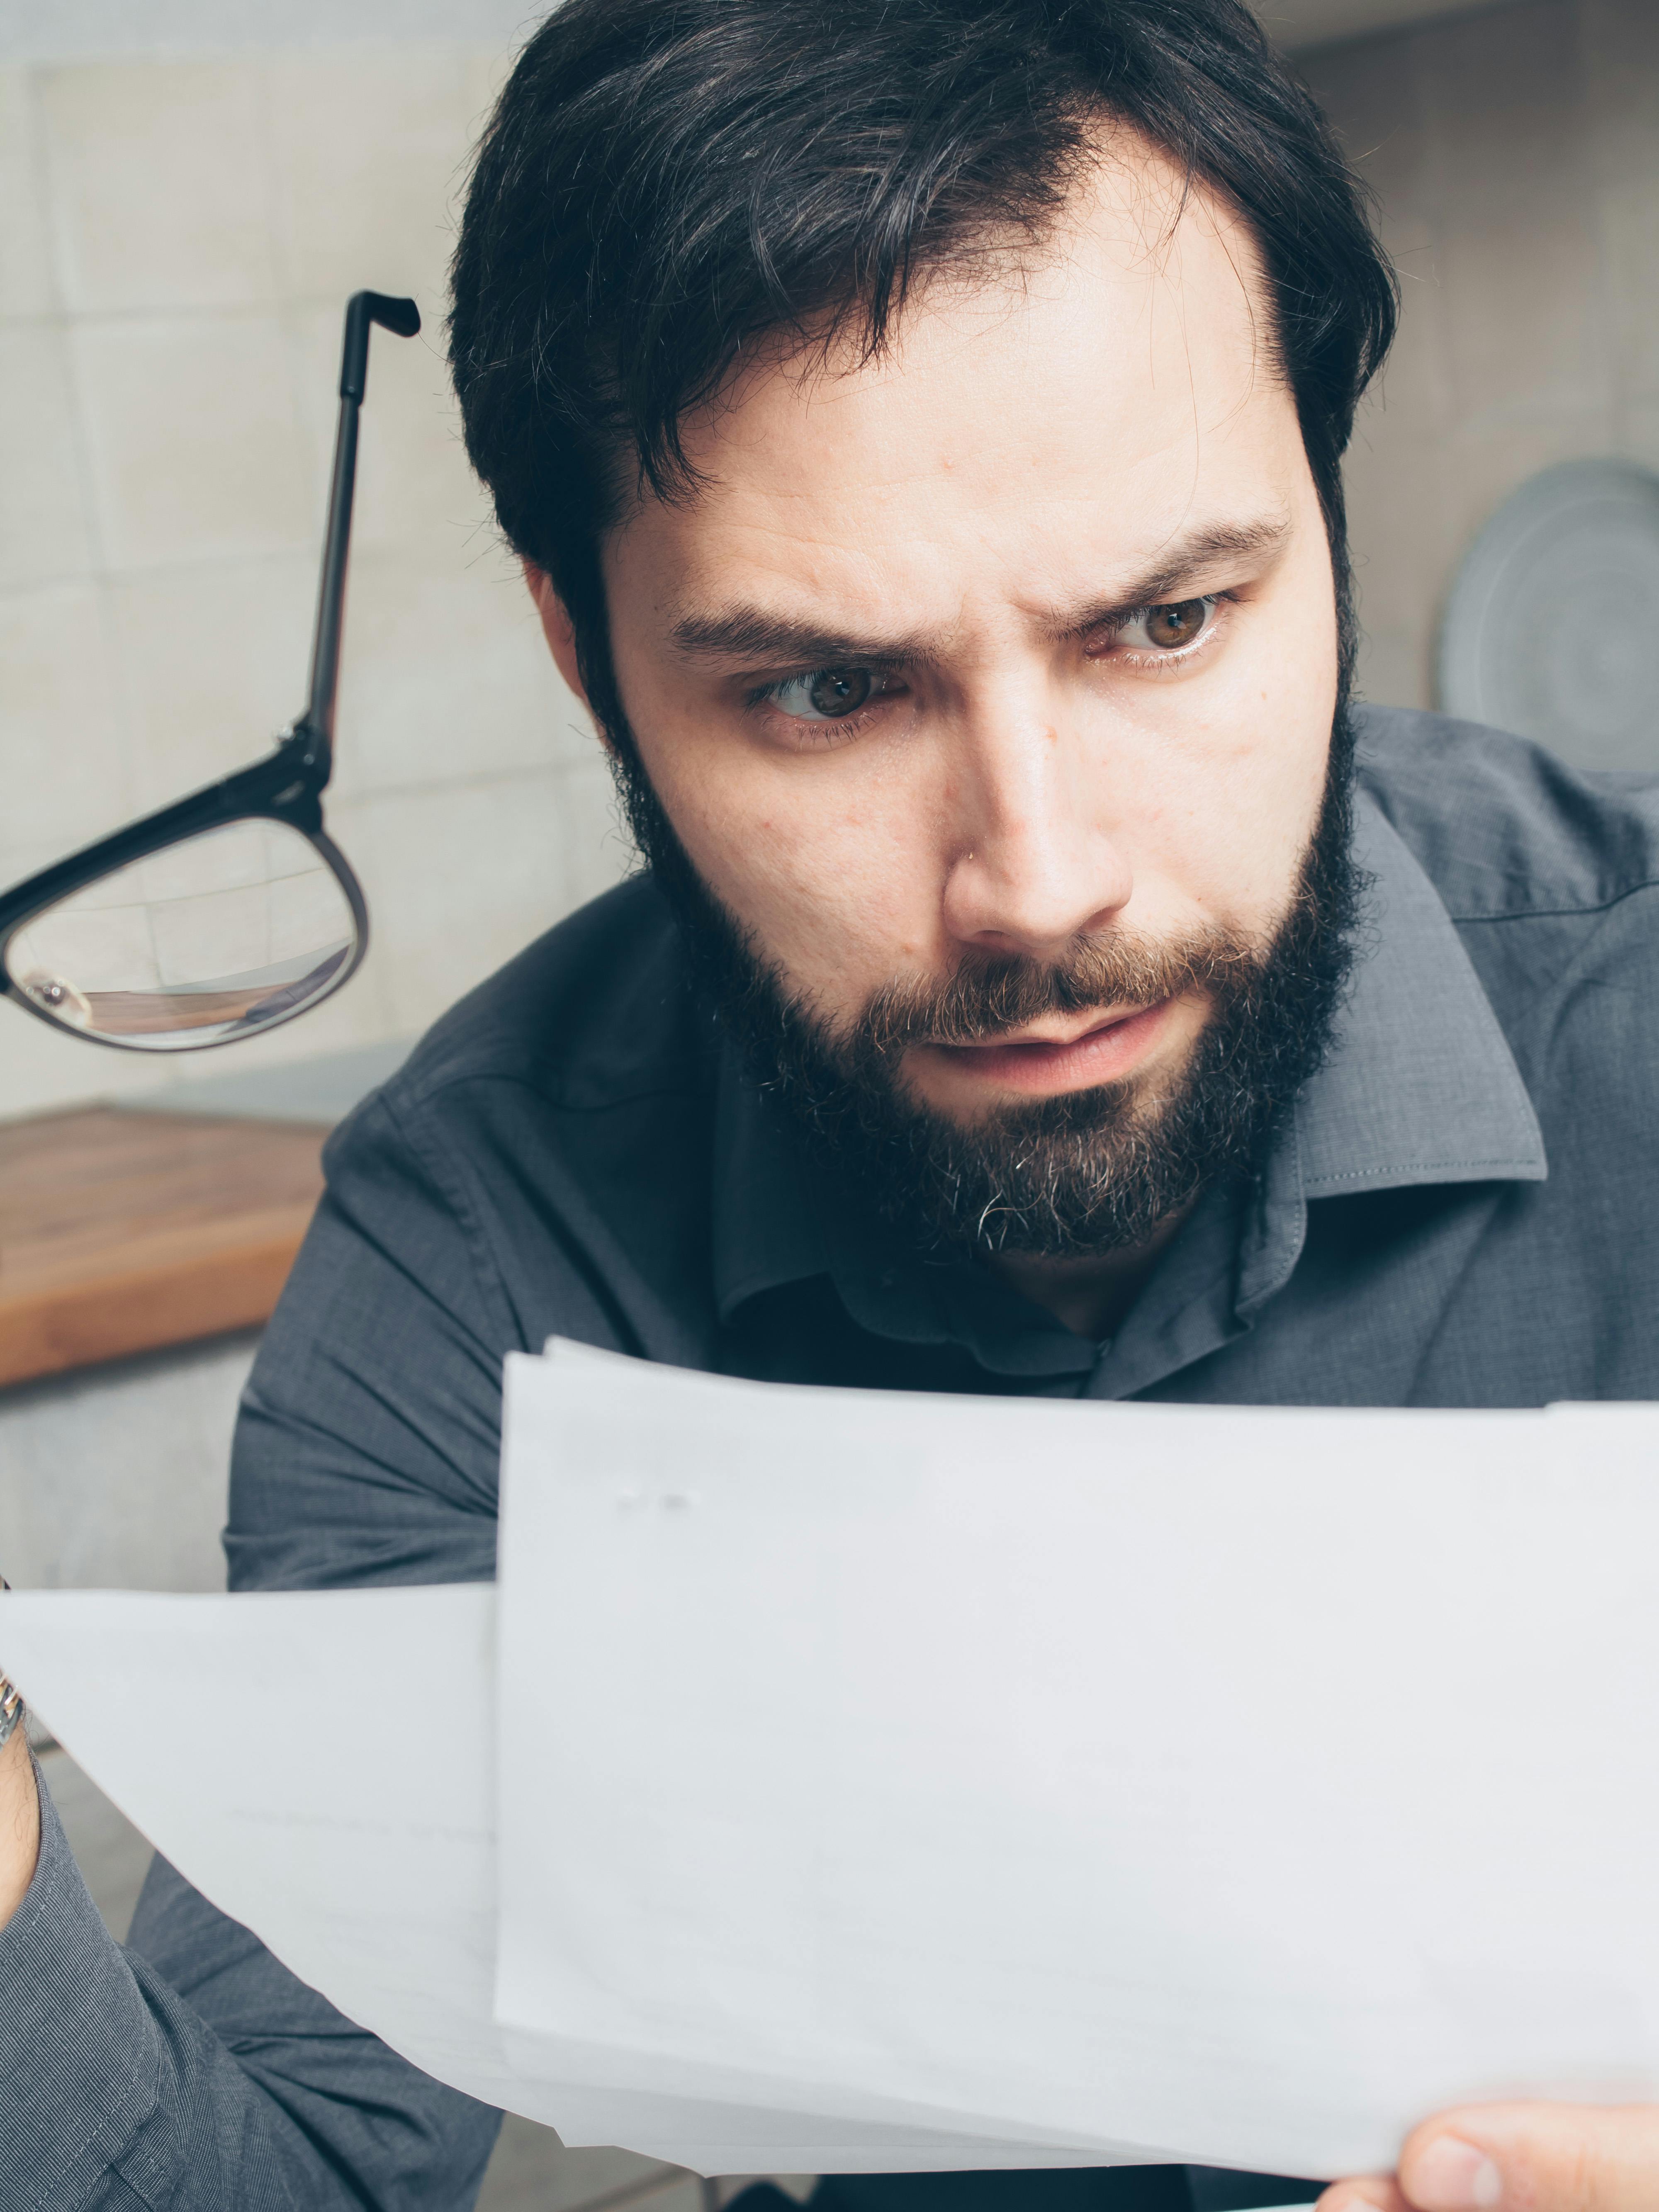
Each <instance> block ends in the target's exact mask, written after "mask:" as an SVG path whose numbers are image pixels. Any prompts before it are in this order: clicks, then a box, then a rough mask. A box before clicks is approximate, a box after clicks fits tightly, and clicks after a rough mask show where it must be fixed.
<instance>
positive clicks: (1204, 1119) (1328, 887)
mask: <svg viewBox="0 0 1659 2212" xmlns="http://www.w3.org/2000/svg"><path fill="white" fill-rule="evenodd" d="M609 735H610V737H611V761H612V765H613V769H614V772H615V775H616V778H617V788H618V792H619V795H620V797H621V799H622V802H623V807H624V808H625V810H626V812H627V815H628V819H629V828H630V829H631V830H632V832H633V836H634V840H635V844H636V845H637V847H638V848H639V850H640V852H641V855H642V856H643V858H644V859H645V860H646V861H647V864H648V865H649V866H650V868H651V870H652V872H653V877H654V878H655V880H656V882H657V884H658V886H659V889H660V890H662V892H663V894H664V896H665V898H666V899H667V901H668V903H669V906H670V908H671V911H672V913H673V915H674V918H675V921H676V922H677V923H678V927H679V930H680V933H681V935H682V937H683V938H684V943H685V946H686V950H687V953H688V956H689V957H690V965H691V969H692V974H693V978H694V981H695V982H696V984H697V985H698V987H700V989H701V991H702V994H703V995H704V996H705V997H706V998H707V999H708V1000H710V1001H711V1002H712V1004H713V1006H714V1009H715V1011H716V1012H717V1013H718V1014H719V1016H720V1019H721V1020H722V1022H723V1023H724V1024H725V1026H726V1030H728V1032H729V1033H730V1034H731V1036H732V1037H733V1038H734V1039H735V1041H736V1042H737V1043H738V1047H739V1048H740V1049H741V1050H742V1053H743V1054H744V1059H745V1060H746V1061H747V1063H748V1066H749V1067H750V1072H751V1073H752V1074H753V1076H754V1077H755V1079H756V1080H757V1082H758V1083H759V1085H761V1087H762V1089H763V1091H767V1092H769V1094H771V1095H772V1096H773V1097H775V1098H776V1099H778V1100H779V1101H780V1103H781V1104H782V1105H783V1106H784V1107H785V1108H786V1109H787V1110H788V1111H789V1113H790V1114H791V1115H792V1116H793V1119H794V1120H795V1121H796V1122H797V1124H798V1125H799V1127H800V1129H801V1130H802V1131H803V1133H805V1138H806V1139H807V1142H808V1144H809V1146H810V1147H811V1150H812V1151H813V1152H815V1153H817V1155H818V1156H819V1157H820V1158H821V1160H822V1161H823V1164H824V1165H825V1167H826V1168H827V1169H828V1170H829V1173H830V1174H831V1175H832V1176H834V1177H836V1178H837V1179H838V1180H841V1181H843V1182H852V1183H854V1185H856V1186H858V1187H859V1188H860V1189H861V1190H862V1192H863V1194H864V1195H865V1197H866V1200H868V1201H869V1202H870V1203H872V1205H873V1206H874V1208H875V1210H876V1211H877V1212H878V1213H879V1214H880V1215H881V1216H882V1217H883V1218H884V1219H885V1220H886V1221H887V1222H888V1223H890V1225H892V1227H893V1228H895V1229H896V1231H897V1232H898V1233H899V1235H900V1236H901V1237H902V1238H903V1239H905V1241H907V1242H908V1243H911V1244H913V1245H915V1247H917V1248H919V1249H924V1250H927V1249H932V1250H934V1251H939V1250H940V1249H951V1248H954V1249H958V1250H960V1249H964V1248H965V1249H969V1250H975V1251H978V1252H980V1253H982V1254H994V1253H1021V1254H1026V1255H1031V1256H1034V1257H1041V1258H1046V1259H1062V1258H1084V1257H1087V1256H1091V1255H1103V1254H1106V1253H1111V1252H1123V1251H1129V1250H1133V1249H1136V1248H1138V1247H1141V1246H1144V1245H1146V1244H1147V1243H1149V1242H1150V1241H1151V1240H1152V1238H1153V1237H1155V1236H1156V1235H1157V1233H1158V1231H1159V1230H1160V1229H1162V1228H1163V1227H1164V1226H1165V1225H1167V1224H1168V1223H1169V1222H1170V1221H1171V1220H1172V1219H1174V1218H1176V1217H1178V1216H1179V1215H1181V1214H1182V1212H1184V1211H1185V1210H1186V1209H1187V1208H1188V1207H1189V1206H1191V1205H1192V1204H1193V1203H1194V1201H1195V1200H1197V1199H1198V1198H1199V1197H1200V1194H1202V1193H1203V1192H1204V1191H1205V1190H1206V1189H1207V1188H1211V1187H1212V1186H1213V1185H1216V1184H1219V1183H1224V1182H1237V1181H1241V1180H1244V1179H1248V1178H1249V1177H1250V1176H1253V1175H1255V1174H1256V1173H1258V1172H1259V1171H1260V1168H1261V1164H1262V1163H1263V1161H1264V1160H1265V1158H1266V1155H1267V1150H1268V1148H1269V1146H1270V1144H1271V1142H1272V1139H1273V1135H1274V1133H1276V1131H1277V1129H1278V1127H1279V1124H1280V1123H1281V1121H1283V1119H1284V1117H1285V1115H1286V1114H1287V1113H1288V1112H1289V1110H1290V1109H1291V1105H1292V1104H1293V1103H1294V1100H1295V1098H1296V1095H1297V1091H1299V1090H1300V1089H1301V1088H1302V1086H1303V1085H1304V1083H1306V1081H1307V1080H1308V1079H1309V1078H1310V1076H1311V1075H1312V1074H1313V1073H1314V1072H1315V1071H1316V1068H1317V1067H1318V1066H1319V1065H1320V1063H1321V1061H1322V1059H1323V1057H1324V1054H1325V1053H1326V1050H1327V1048H1328V1044H1329V1042H1330V1037H1331V1033H1332V1030H1333V1027H1334V1019H1335V1015H1336V1011H1337V1008H1338V1006H1339V1004H1340V999H1341V994H1342V990H1343V986H1344V984H1345V982H1346V978H1347V974H1348V970H1349V968H1350V965H1351V963H1352V940H1353V934H1354V929H1355V926H1356V918H1357V914H1358V905H1359V897H1360V891H1361V889H1362V886H1363V883H1364V878H1363V877H1362V875H1361V873H1360V872H1359V870H1358V867H1357V866H1356V864H1355V862H1354V860H1353V857H1352V784H1353V750H1354V743H1353V732H1352V726H1351V724H1350V720H1349V717H1348V714H1347V709H1346V701H1345V702H1343V704H1342V705H1340V707H1339V709H1338V712H1337V714H1336V717H1335V720H1334V724H1333V728H1332V736H1331V748H1330V755H1329V763H1328V769H1327V773H1326V781H1325V790H1324V795H1323V799H1322V805H1321V808H1320V813H1319V818H1318V821H1317V823H1316V826H1315V829H1314V831H1313V835H1312V836H1311V837H1310V841H1309V843H1308V846H1307V848H1306V850H1305V851H1304V854H1303V856H1302V860H1301V862H1300V865H1299V866H1298V868H1297V875H1296V879H1295V883H1294V884H1293V887H1292V890H1291V899H1290V903H1289V905H1288V907H1287V908H1286V910H1285V916H1284V919H1283V920H1282V921H1280V923H1279V926H1278V927H1277V928H1276V929H1275V930H1273V932H1272V933H1269V934H1268V935H1267V936H1265V937H1261V938H1255V937H1251V936H1249V935H1248V934H1247V933H1243V932H1241V931H1237V930H1230V929H1226V928H1224V927H1212V928H1210V929H1207V930H1205V931H1202V932H1200V933H1194V934H1192V935H1189V936H1188V937H1186V938H1183V939H1181V940H1179V941H1173V942H1158V941H1155V940H1152V939H1147V938H1145V937H1141V936H1138V935H1135V934H1133V933H1130V932H1128V931H1127V930H1114V931H1112V932H1110V933H1103V934H1100V935H1097V936H1091V937H1085V938H1079V939H1077V940H1076V941H1075V943H1074V944H1073V945H1072V946H1071V947H1070V948H1069V949H1068V951H1067V952H1066V955H1065V957H1063V958H1061V959H1059V960H1056V961H1033V960H1029V959H1022V958H1007V957H1003V958H994V959H987V958H980V957H964V958H963V961H962V962H961V963H959V964H958V965H957V968H956V969H954V971H953V972H952V973H951V975H948V976H947V977H945V978H944V979H943V980H942V981H895V982H892V983H889V984H887V985H885V986H884V987H882V988H881V989H880V990H878V992H876V994H874V996H873V997H872V999H871V1000H870V1001H869V1002H868V1004H867V1005H866V1006H865V1007H864V1009H863V1011H862V1012H860V1014H859V1015H858V1016H857V1017H856V1018H854V1020H853V1021H852V1022H851V1023H850V1024H842V1025H840V1026H839V1027H838V1026H836V1025H835V1024H831V1023H830V1022H829V1021H827V1020H826V1019H824V1018H823V1016H822V1015H820V1014H819V1013H818V1012H817V1011H816V1010H815V1009H814V1008H813V1007H812V1006H811V1003H810V1002H809V1001H808V1000H806V999H805V997H803V996H802V995H801V994H799V993H798V992H796V991H794V990H793V989H792V987H791V986H790V984H789V981H788V979H787V977H786V976H785V975H784V974H783V973H782V971H781V969H779V968H778V966H777V965H776V963H775V962H773V961H771V960H770V959H769V957H767V955H766V953H765V951H764V950H763V947H761V946H760V945H757V943H756V942H755V941H754V939H752V937H751V936H750V934H749V933H747V932H746V931H745V930H744V928H743V927H742V925H741V924H740V923H739V922H738V921H737V919H736V917H735V916H734V915H732V914H731V913H730V912H729V911H728V910H727V909H726V908H725V907H724V906H723V905H722V904H721V902H720V900H719V899H718V898H717V897H716V896H715V895H714V892H713V891H712V890H710V889H709V888H708V885H707V884H705V883H704V882H703V880H702V878H701V877H700V876H699V875H698V873H697V871H696V868H695V867H694V866H693V865H692V862H691V860H690V857H689V855H688V854H686V852H685V849H684V847H683V846H682V844H681V843H680V842H679V839H678V836H677V835H676V834H675V831H674V829H673V826H672V824H671V823H670V822H669V820H668V817H667V816H666V814H665V811H663V808H662V806H661V805H660V803H659V800H658V799H657V796H656V793H655V792H654V791H653V788H652V787H651V784H650V782H649V781H648V779H647V776H646V775H645V772H644V769H643V767H642V766H641V762H640V757H639V753H638V750H637V748H636V747H635V744H634V740H633V734H632V732H631V731H629V730H627V729H626V728H623V729H621V730H617V729H615V728H612V729H611V730H610V732H609ZM1192 992H1197V993H1201V994H1203V996H1204V997H1205V998H1206V1000H1207V1001H1208V1005H1209V1010H1210V1011H1209V1018H1208V1019H1207V1021H1206V1024H1205V1026H1204V1028H1203V1030H1201V1032H1200V1036H1199V1038H1198V1040H1197V1042H1196V1043H1195V1045H1194V1048H1193V1049H1192V1051H1191V1053H1190V1054H1189V1055H1188V1059H1187V1060H1186V1063H1185V1065H1184V1066H1182V1067H1181V1068H1180V1069H1179V1070H1177V1071H1176V1072H1175V1073H1173V1074H1171V1075H1168V1076H1165V1077H1164V1079H1162V1081H1161V1082H1152V1081H1150V1080H1149V1081H1146V1082H1139V1083H1138V1082H1136V1081H1135V1080H1133V1079H1125V1080H1123V1081H1121V1082H1116V1083H1106V1084H1101V1085H1097V1086H1095V1087H1093V1088H1091V1089H1089V1090H1085V1091H1068V1092H1066V1093H1064V1094H1062V1095H1061V1096H1060V1097H1051V1098H1042V1099H1037V1100H1032V1101H1026V1102H1023V1103H1012V1104H1008V1105H1004V1106H1001V1107H998V1108H996V1109H993V1110H992V1111H990V1112H989V1113H987V1114H986V1115H983V1116H982V1117H981V1118H980V1119H978V1120H976V1121H973V1122H971V1123H963V1122H958V1121H953V1120H951V1118H950V1116H948V1115H945V1114H944V1113H942V1112H939V1111H937V1110H935V1109H933V1108H931V1107H929V1106H928V1105H927V1104H926V1103H923V1102H922V1101H921V1099H919V1098H918V1097H916V1096H915V1094H914V1093H913V1092H912V1091H910V1090H909V1089H908V1087H907V1085H906V1084H905V1081H904V1079H903V1073H902V1061H903V1057H904V1054H905V1053H906V1051H907V1050H908V1048H910V1047H911V1046H912V1045H916V1044H923V1043H927V1044H945V1045H951V1044H955V1045H971V1044H975V1043H980V1042H987V1041H990V1040H993V1039H994V1038H995V1037H997V1036H999V1035H1000V1034H1002V1033H1004V1032H1006V1030H1010V1029H1012V1028H1014V1027H1016V1026H1017V1025H1019V1024H1026V1023H1030V1022H1034V1021H1036V1020H1039V1019H1041V1018H1043V1017H1044V1016H1048V1015H1053V1014H1066V1015H1077V1014H1080V1013H1086V1012H1090V1011H1091V1010H1093V1009H1095V1008H1102V1009H1103V1008H1105V1007H1107V1006H1110V1007H1112V1008H1114V1009H1115V1010H1116V1009H1119V1008H1123V1007H1133V1008H1144V1007H1150V1006H1158V1005H1159V1004H1161V1003H1163V1002H1164V1001H1165V1000H1170V999H1174V998H1177V997H1179V996H1181V995H1182V994H1185V993H1192Z"/></svg>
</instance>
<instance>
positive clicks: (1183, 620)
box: [1142, 599, 1212, 653]
mask: <svg viewBox="0 0 1659 2212" xmlns="http://www.w3.org/2000/svg"><path fill="white" fill-rule="evenodd" d="M1211 604H1212V603H1211V601H1210V600H1208V599H1177V600H1176V601H1174V602H1173V603H1172V604H1171V605H1169V606H1163V607H1149V608H1148V609H1147V610H1146V614H1145V615H1144V616H1143V617H1142V620H1143V621H1144V622H1145V623H1146V638H1147V642H1148V643H1149V644H1152V645H1156V646H1159V647H1162V648H1163V649H1164V652H1166V653H1167V652H1170V650H1171V649H1172V648H1173V647H1176V646H1178V645H1190V644H1191V643H1192V641H1193V640H1194V638H1195V637H1196V636H1197V635H1198V634H1199V632H1200V630H1201V629H1203V627H1204V624H1205V621H1206V617H1208V614H1209V611H1210V607H1211Z"/></svg>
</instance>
